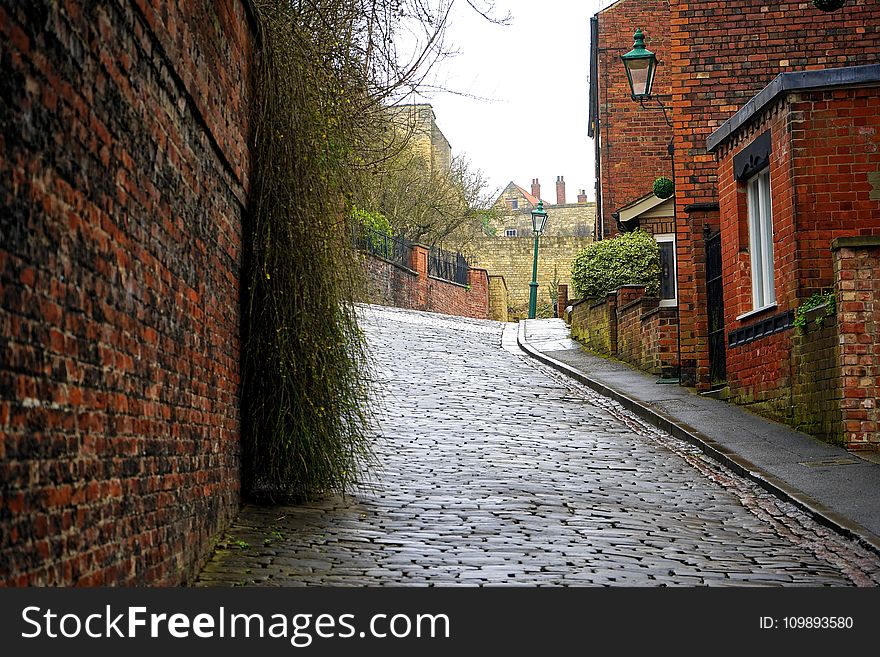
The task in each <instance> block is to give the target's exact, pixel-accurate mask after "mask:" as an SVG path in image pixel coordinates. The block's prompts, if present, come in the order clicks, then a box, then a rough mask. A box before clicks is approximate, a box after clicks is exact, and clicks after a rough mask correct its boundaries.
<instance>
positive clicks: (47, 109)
mask: <svg viewBox="0 0 880 657" xmlns="http://www.w3.org/2000/svg"><path fill="white" fill-rule="evenodd" d="M254 33H255V26H254V24H253V21H252V20H251V19H250V17H249V14H248V11H247V8H246V6H245V4H244V3H242V2H240V1H239V0H216V1H215V0H211V1H209V0H195V1H193V2H188V3H186V9H185V10H184V9H182V8H181V7H178V6H177V5H174V6H169V5H167V4H166V3H164V2H160V1H159V0H153V1H151V0H139V1H137V2H123V1H121V0H118V1H110V2H101V3H97V2H96V3H91V2H88V3H54V2H53V3H3V6H2V7H0V40H2V42H3V48H2V51H0V125H2V126H3V131H2V133H0V203H2V211H0V234H2V236H3V237H2V241H0V296H2V309H0V350H2V353H3V354H4V356H3V363H2V368H0V585H16V586H20V585H53V586H66V585H114V584H123V585H145V584H150V585H176V584H180V583H183V582H187V581H189V580H190V579H191V577H192V576H193V575H194V573H195V572H197V570H198V568H199V566H200V559H201V558H202V557H203V556H204V555H206V554H207V553H208V552H209V550H210V548H211V539H212V537H213V536H214V535H215V534H216V533H217V532H219V531H221V530H222V529H223V528H224V527H225V526H226V525H227V524H228V523H229V522H230V520H231V518H232V517H233V516H234V514H235V513H236V512H237V509H238V505H239V497H240V495H239V470H240V460H239V452H240V445H239V398H238V387H239V376H240V365H239V363H240V354H239V350H240V340H239V325H240V315H239V308H240V288H239V275H240V270H241V245H242V221H243V217H244V213H245V204H246V197H247V178H246V175H247V171H248V168H249V160H248V158H249V153H248V148H247V139H248V98H247V94H246V92H247V89H248V80H249V77H250V70H249V68H248V63H249V62H251V61H252V59H253V58H252V52H251V50H252V46H253V43H254V37H253V35H254Z"/></svg>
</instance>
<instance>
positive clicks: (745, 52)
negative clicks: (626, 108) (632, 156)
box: [669, 0, 880, 387]
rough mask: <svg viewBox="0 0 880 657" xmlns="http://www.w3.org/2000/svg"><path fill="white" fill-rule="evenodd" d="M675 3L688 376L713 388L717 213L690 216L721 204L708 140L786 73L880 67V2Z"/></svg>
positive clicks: (673, 69) (673, 53)
mask: <svg viewBox="0 0 880 657" xmlns="http://www.w3.org/2000/svg"><path fill="white" fill-rule="evenodd" d="M669 6H670V22H669V25H670V28H669V29H670V32H669V40H670V57H669V69H670V73H671V76H670V77H671V81H672V84H671V89H672V105H673V122H674V124H675V168H676V181H675V190H676V192H675V198H676V215H677V217H678V258H679V261H678V266H679V272H680V275H679V304H680V311H681V324H682V370H683V371H682V377H683V380H684V381H685V382H693V383H697V384H699V385H700V387H707V386H708V373H709V364H708V346H707V331H708V328H707V324H706V319H705V308H706V299H705V289H706V282H705V262H704V257H705V256H704V254H705V248H704V245H703V225H704V224H705V223H708V224H709V225H710V226H711V228H712V230H713V231H714V230H716V229H717V226H718V214H717V212H705V213H704V212H701V213H700V214H699V215H695V214H690V215H689V214H688V212H687V211H686V210H687V209H692V208H688V206H692V205H694V204H699V203H711V202H716V201H718V200H719V198H718V195H717V192H716V183H717V178H716V166H715V162H714V158H713V157H712V155H710V154H708V153H707V151H706V138H707V137H708V135H709V134H711V133H712V132H713V131H714V130H715V129H716V128H718V127H719V126H720V125H721V124H722V123H723V122H724V121H726V120H727V119H728V118H730V116H731V115H732V114H733V113H735V112H736V111H737V110H739V109H740V108H741V107H742V106H743V105H744V104H745V103H746V102H747V101H748V100H749V99H750V98H751V97H752V96H754V95H755V94H756V93H757V92H758V91H760V90H761V89H762V88H763V87H764V86H766V85H767V84H768V83H769V82H770V81H771V80H772V79H773V78H774V77H775V76H776V75H778V74H779V73H782V72H785V71H793V70H804V69H811V68H831V67H837V66H854V65H859V64H870V63H876V62H878V61H880V51H878V50H877V49H876V48H865V47H864V44H865V43H875V42H876V41H877V40H878V36H880V3H878V2H876V0H865V1H864V2H854V1H853V2H847V3H846V5H845V6H844V7H843V9H840V10H838V11H835V12H828V13H826V12H822V11H820V10H818V9H816V8H815V7H813V5H812V3H810V2H778V3H767V2H766V1H765V0H731V1H730V2H725V3H723V6H721V5H719V3H695V2H685V1H684V0H669ZM793 35H796V36H794V38H795V40H796V42H797V47H794V48H793V47H792V38H793ZM716 44H717V46H718V47H714V45H716Z"/></svg>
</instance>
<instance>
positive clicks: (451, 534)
mask: <svg viewBox="0 0 880 657" xmlns="http://www.w3.org/2000/svg"><path fill="white" fill-rule="evenodd" d="M363 325H364V328H365V330H366V332H367V334H368V337H369V341H370V344H371V346H372V349H373V351H374V356H375V362H376V367H377V370H376V378H377V382H378V385H379V386H380V389H381V390H382V397H383V400H384V403H385V406H386V410H387V412H386V413H385V414H383V415H382V418H381V423H380V426H379V427H378V430H379V432H378V435H377V451H378V453H379V456H380V459H381V460H382V462H383V463H384V467H383V469H382V471H381V472H378V473H377V476H376V481H375V482H374V483H373V485H372V487H370V488H368V489H364V490H363V491H362V492H360V493H358V494H357V495H355V496H351V497H348V498H345V499H343V498H334V499H330V500H326V501H323V502H319V503H313V504H309V505H302V506H296V507H273V508H260V507H253V506H249V507H245V508H244V509H243V510H242V512H241V514H240V515H239V517H238V519H237V521H236V522H235V523H234V525H233V526H232V527H231V528H230V530H229V533H228V537H227V539H226V540H225V541H224V542H223V543H222V544H221V546H220V547H219V548H218V549H217V551H216V552H215V554H214V555H213V558H212V559H211V560H210V562H209V563H208V564H207V566H206V567H205V569H204V570H203V572H202V573H201V576H200V578H199V580H198V582H197V585H199V586H218V585H219V586H227V585H251V586H253V585H269V586H309V585H322V586H407V585H412V586H431V585H436V586H454V585H467V586H476V585H491V586H497V585H527V586H532V585H550V586H566V585H576V586H592V585H610V586H623V585H635V586H701V585H709V586H741V585H745V584H749V585H761V586H793V585H801V586H803V585H817V586H825V585H827V586H852V585H857V586H876V585H878V584H880V563H878V558H877V556H876V554H875V553H874V552H872V551H870V550H867V549H866V548H864V547H862V546H861V545H860V544H859V543H857V542H856V541H854V540H851V539H849V538H847V537H844V536H842V535H840V534H838V533H836V532H834V531H833V530H831V529H829V528H827V527H825V526H823V525H820V524H818V523H817V522H816V521H815V520H813V519H812V518H811V517H810V516H808V515H807V514H806V513H804V512H803V511H801V510H800V509H799V508H797V507H796V506H794V505H793V504H790V503H788V502H785V501H782V500H780V499H778V498H777V497H775V496H774V495H772V494H771V493H769V492H767V491H766V490H764V489H762V488H761V487H760V486H758V485H757V484H756V483H754V482H752V481H751V480H749V479H747V478H745V477H742V476H740V475H739V474H736V473H735V472H733V471H732V470H729V469H728V468H726V467H724V466H723V465H721V464H719V463H717V462H716V461H714V460H712V459H710V458H709V457H707V456H706V455H705V454H703V453H702V452H701V451H700V449H698V448H697V447H695V446H693V445H691V444H689V443H687V442H685V441H683V440H681V439H678V438H675V437H673V436H671V435H669V434H668V433H666V432H664V431H662V430H660V429H658V428H655V427H653V426H651V425H649V424H647V423H646V422H644V421H642V420H641V419H639V418H638V417H637V416H635V415H634V414H632V413H631V412H629V411H627V410H625V409H624V408H623V407H622V406H620V405H619V404H618V403H617V402H615V401H613V400H611V399H609V398H607V397H603V396H601V395H599V394H598V393H596V392H594V391H593V390H591V389H589V388H587V387H586V386H584V385H582V384H580V383H578V382H576V381H573V380H572V379H570V378H568V377H566V376H564V375H562V374H560V373H558V372H556V371H554V370H553V369H551V368H549V367H547V366H545V365H542V364H539V363H537V362H536V361H534V360H532V359H529V358H528V357H526V356H524V355H523V354H522V353H521V352H520V351H519V349H518V347H517V346H516V341H515V334H513V341H512V343H511V335H512V334H511V333H510V330H511V328H513V330H514V331H515V327H513V325H506V326H507V330H506V331H505V325H504V324H500V323H497V322H490V321H481V320H467V319H460V318H452V317H447V316H442V315H432V314H428V313H419V312H412V311H402V310H397V309H391V308H380V307H372V306H370V307H365V308H364V310H363Z"/></svg>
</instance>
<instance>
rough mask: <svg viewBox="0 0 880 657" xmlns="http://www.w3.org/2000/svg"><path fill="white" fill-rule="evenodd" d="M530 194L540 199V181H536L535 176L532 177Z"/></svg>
mask: <svg viewBox="0 0 880 657" xmlns="http://www.w3.org/2000/svg"><path fill="white" fill-rule="evenodd" d="M532 196H534V197H535V198H536V199H538V200H540V199H541V183H539V182H538V179H537V178H533V179H532Z"/></svg>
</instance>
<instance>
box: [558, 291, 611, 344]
mask: <svg viewBox="0 0 880 657" xmlns="http://www.w3.org/2000/svg"><path fill="white" fill-rule="evenodd" d="M570 323H571V335H572V337H573V338H575V339H576V340H580V341H581V342H583V343H585V344H586V345H587V346H588V347H589V348H590V349H592V350H593V351H596V352H598V353H601V354H616V353H617V294H616V293H613V292H612V293H611V294H609V295H607V296H606V297H605V298H604V299H602V300H596V299H582V300H580V301H576V302H574V303H573V304H572V308H571V315H570Z"/></svg>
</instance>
